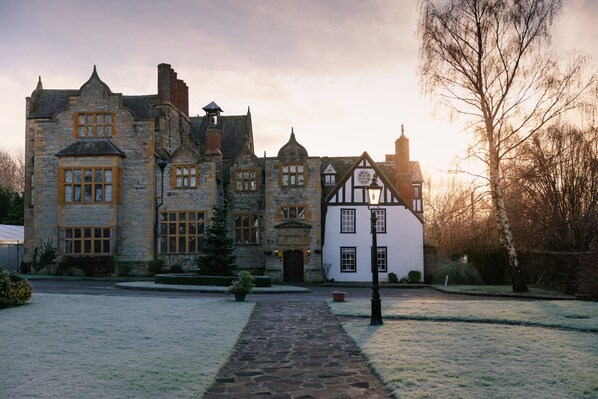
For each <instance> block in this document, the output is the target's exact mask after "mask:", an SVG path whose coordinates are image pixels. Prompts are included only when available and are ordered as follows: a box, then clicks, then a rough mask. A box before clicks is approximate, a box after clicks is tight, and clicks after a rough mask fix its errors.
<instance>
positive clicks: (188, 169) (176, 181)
mask: <svg viewBox="0 0 598 399" xmlns="http://www.w3.org/2000/svg"><path fill="white" fill-rule="evenodd" d="M198 181H199V171H198V169H197V165H195V164H174V165H173V166H172V188H196V187H197V186H198Z"/></svg>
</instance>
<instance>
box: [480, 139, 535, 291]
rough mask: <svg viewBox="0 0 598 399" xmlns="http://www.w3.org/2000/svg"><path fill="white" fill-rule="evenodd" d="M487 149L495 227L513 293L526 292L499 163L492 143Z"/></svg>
mask: <svg viewBox="0 0 598 399" xmlns="http://www.w3.org/2000/svg"><path fill="white" fill-rule="evenodd" d="M489 147H490V156H489V162H488V175H489V176H488V177H489V178H490V196H491V197H492V205H493V208H494V215H495V218H496V226H497V228H498V232H499V234H500V239H501V242H502V244H503V245H504V247H505V250H506V252H507V259H508V261H509V269H510V271H511V282H512V284H513V292H527V291H528V288H527V284H526V283H525V277H524V276H523V271H522V270H521V265H520V264H519V260H518V258H517V250H516V249H515V242H514V240H513V232H512V231H511V223H510V222H509V217H508V216H507V210H506V208H505V201H504V198H503V194H502V189H501V187H500V162H499V160H498V155H497V154H496V151H495V150H494V146H493V145H492V143H490V145H489Z"/></svg>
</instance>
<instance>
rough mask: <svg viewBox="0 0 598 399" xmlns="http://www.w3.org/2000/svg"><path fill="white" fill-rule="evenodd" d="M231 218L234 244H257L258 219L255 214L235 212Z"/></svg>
mask: <svg viewBox="0 0 598 399" xmlns="http://www.w3.org/2000/svg"><path fill="white" fill-rule="evenodd" d="M233 218H234V220H235V244H237V245H251V244H259V219H258V216H257V214H253V213H236V214H234V215H233Z"/></svg>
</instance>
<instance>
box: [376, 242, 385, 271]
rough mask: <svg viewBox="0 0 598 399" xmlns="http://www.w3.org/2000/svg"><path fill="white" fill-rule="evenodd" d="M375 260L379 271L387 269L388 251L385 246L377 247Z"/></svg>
mask: <svg viewBox="0 0 598 399" xmlns="http://www.w3.org/2000/svg"><path fill="white" fill-rule="evenodd" d="M377 262H378V271H379V272H386V271H388V251H387V249H386V247H378V256H377Z"/></svg>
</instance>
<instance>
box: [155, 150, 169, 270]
mask: <svg viewBox="0 0 598 399" xmlns="http://www.w3.org/2000/svg"><path fill="white" fill-rule="evenodd" d="M156 164H157V165H158V167H159V168H160V174H161V175H162V182H161V184H160V190H161V191H160V203H159V204H158V205H156V209H155V214H154V259H158V226H159V223H158V211H159V209H160V207H161V206H162V204H163V203H164V169H165V168H166V161H165V160H163V159H162V158H157V159H156Z"/></svg>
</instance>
